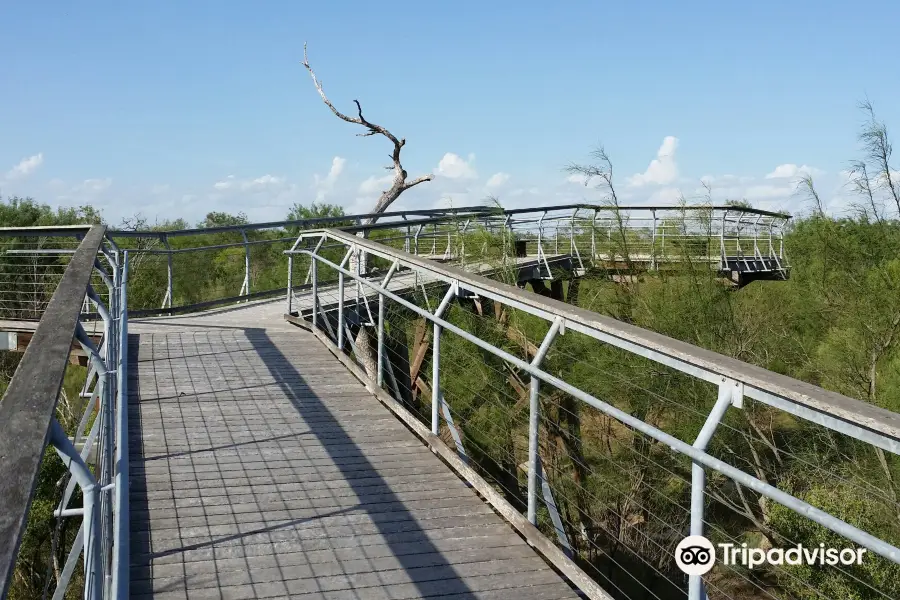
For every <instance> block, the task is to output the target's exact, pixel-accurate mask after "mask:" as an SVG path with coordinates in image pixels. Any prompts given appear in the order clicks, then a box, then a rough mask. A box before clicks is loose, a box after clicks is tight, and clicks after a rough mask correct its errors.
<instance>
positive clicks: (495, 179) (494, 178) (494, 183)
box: [485, 172, 509, 188]
mask: <svg viewBox="0 0 900 600" xmlns="http://www.w3.org/2000/svg"><path fill="white" fill-rule="evenodd" d="M507 181H509V173H503V172H500V173H494V174H493V175H491V176H490V178H489V179H488V180H487V183H486V184H485V185H486V186H487V187H489V188H496V187H500V186H501V185H503V184H504V183H506V182H507Z"/></svg>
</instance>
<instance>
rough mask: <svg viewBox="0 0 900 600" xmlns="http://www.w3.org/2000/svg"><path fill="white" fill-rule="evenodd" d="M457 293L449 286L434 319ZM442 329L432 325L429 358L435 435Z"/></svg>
mask: <svg viewBox="0 0 900 600" xmlns="http://www.w3.org/2000/svg"><path fill="white" fill-rule="evenodd" d="M458 291H459V284H458V283H456V282H454V283H452V284H450V289H448V290H447V293H446V294H445V295H444V299H443V300H441V304H440V305H439V306H438V307H437V310H436V311H434V316H435V317H441V316H443V314H444V311H445V310H447V307H448V306H449V305H450V301H451V300H452V299H453V298H454V296H456V294H457V293H458ZM442 330H443V327H441V326H440V325H438V324H437V323H435V324H434V341H433V342H432V355H431V356H432V358H431V433H433V434H434V435H437V434H438V433H439V432H440V430H441V331H442Z"/></svg>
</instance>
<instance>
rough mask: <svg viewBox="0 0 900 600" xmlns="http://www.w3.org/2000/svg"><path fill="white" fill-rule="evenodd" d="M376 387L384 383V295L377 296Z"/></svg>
mask: <svg viewBox="0 0 900 600" xmlns="http://www.w3.org/2000/svg"><path fill="white" fill-rule="evenodd" d="M376 381H377V383H378V387H381V385H382V384H383V383H384V294H382V293H380V292H379V294H378V377H377V380H376Z"/></svg>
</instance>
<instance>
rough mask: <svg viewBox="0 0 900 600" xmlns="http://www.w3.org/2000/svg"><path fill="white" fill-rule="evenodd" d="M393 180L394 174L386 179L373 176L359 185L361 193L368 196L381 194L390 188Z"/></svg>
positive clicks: (386, 176)
mask: <svg viewBox="0 0 900 600" xmlns="http://www.w3.org/2000/svg"><path fill="white" fill-rule="evenodd" d="M393 179H394V175H393V174H389V175H385V176H384V177H375V176H374V175H373V176H372V177H369V178H368V179H366V180H365V181H363V182H362V183H360V184H359V193H360V194H366V195H372V194H380V193H381V192H383V191H384V189H385V188H387V187H390V185H391V182H392V181H393Z"/></svg>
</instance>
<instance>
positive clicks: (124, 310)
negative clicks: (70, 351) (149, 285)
mask: <svg viewBox="0 0 900 600" xmlns="http://www.w3.org/2000/svg"><path fill="white" fill-rule="evenodd" d="M120 256H121V257H122V263H121V264H120V265H118V269H117V270H118V285H119V293H118V306H117V308H118V312H119V326H118V331H117V332H116V333H117V335H118V336H119V344H118V345H119V353H118V357H117V359H118V362H117V363H116V380H117V385H116V417H117V418H116V479H115V482H116V485H115V495H116V498H115V507H116V514H115V521H114V522H113V536H114V538H115V540H116V545H115V547H114V549H113V552H114V554H113V562H112V566H113V568H112V572H113V573H112V576H113V580H112V597H113V598H125V597H127V596H128V588H129V575H130V572H129V569H130V566H131V565H130V563H129V556H130V554H131V542H130V535H129V534H130V532H129V529H130V526H131V525H130V521H129V520H130V513H129V506H128V291H127V289H126V288H127V285H128V250H125V251H124V252H123V253H122V254H121V255H120Z"/></svg>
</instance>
